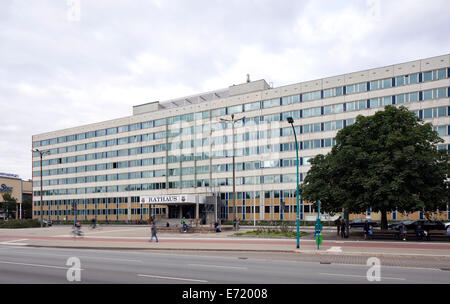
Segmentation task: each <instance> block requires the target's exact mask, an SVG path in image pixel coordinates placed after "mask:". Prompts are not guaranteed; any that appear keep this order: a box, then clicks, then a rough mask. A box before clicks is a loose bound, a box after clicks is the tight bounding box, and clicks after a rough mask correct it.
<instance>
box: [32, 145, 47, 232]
mask: <svg viewBox="0 0 450 304" xmlns="http://www.w3.org/2000/svg"><path fill="white" fill-rule="evenodd" d="M32 151H33V152H38V153H39V155H40V159H41V161H40V165H41V174H40V176H41V202H40V205H41V228H42V227H43V217H42V213H43V210H42V204H43V201H42V156H43V155H44V154H47V153H49V150H46V151H41V150H39V149H33V150H32ZM48 208H49V210H48V212H49V215H48V216H49V218H50V206H48ZM49 221H50V220H49ZM47 224H48V222H47Z"/></svg>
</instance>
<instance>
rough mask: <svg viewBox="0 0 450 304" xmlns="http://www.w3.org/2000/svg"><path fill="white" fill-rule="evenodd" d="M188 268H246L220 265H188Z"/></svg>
mask: <svg viewBox="0 0 450 304" xmlns="http://www.w3.org/2000/svg"><path fill="white" fill-rule="evenodd" d="M188 266H194V267H214V268H233V269H244V270H247V269H248V268H247V267H239V266H220V265H207V264H188Z"/></svg>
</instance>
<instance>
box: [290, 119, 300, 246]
mask: <svg viewBox="0 0 450 304" xmlns="http://www.w3.org/2000/svg"><path fill="white" fill-rule="evenodd" d="M287 122H288V123H290V124H291V126H292V130H294V138H295V152H296V153H297V249H298V248H300V207H299V195H300V193H299V192H300V191H299V187H300V186H299V184H300V178H299V165H300V160H299V158H298V142H297V134H296V133H295V128H294V119H293V118H292V117H288V118H287Z"/></svg>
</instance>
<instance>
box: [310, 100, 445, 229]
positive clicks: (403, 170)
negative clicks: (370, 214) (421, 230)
mask: <svg viewBox="0 0 450 304" xmlns="http://www.w3.org/2000/svg"><path fill="white" fill-rule="evenodd" d="M440 142H443V140H442V139H441V138H440V137H439V136H438V134H437V133H436V132H435V131H433V130H432V126H431V124H430V123H424V122H423V121H422V120H421V119H419V118H418V117H417V116H416V115H414V114H413V113H412V112H410V111H409V110H408V109H407V108H405V107H403V106H402V107H400V108H396V107H394V106H386V107H385V109H384V111H378V112H377V113H375V114H374V115H372V116H358V117H357V119H356V122H355V123H354V124H353V125H351V126H347V127H345V128H344V129H342V130H340V131H339V132H338V133H337V136H336V145H335V146H334V147H333V148H332V150H331V152H330V153H328V154H327V155H326V156H323V155H317V156H316V157H315V158H313V159H312V160H311V164H312V166H311V169H310V170H309V172H308V175H307V176H306V178H305V180H304V184H303V185H302V194H303V197H304V199H306V200H309V201H314V202H316V201H317V200H318V199H320V201H321V206H323V208H324V210H326V211H337V210H339V209H342V208H344V209H345V210H346V212H355V213H359V212H364V211H365V210H367V208H368V207H371V209H372V211H374V212H381V224H382V228H384V229H386V228H387V212H389V211H392V210H398V211H399V212H414V211H418V210H424V211H431V210H436V209H441V210H442V209H444V208H445V206H446V202H447V201H448V197H449V190H448V180H447V176H448V173H449V163H448V161H449V156H448V152H447V151H446V150H437V146H436V145H437V144H438V143H440Z"/></svg>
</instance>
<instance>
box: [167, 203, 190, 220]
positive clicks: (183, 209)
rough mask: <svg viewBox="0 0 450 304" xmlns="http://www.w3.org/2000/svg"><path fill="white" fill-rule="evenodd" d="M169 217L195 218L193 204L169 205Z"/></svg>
mask: <svg viewBox="0 0 450 304" xmlns="http://www.w3.org/2000/svg"><path fill="white" fill-rule="evenodd" d="M168 208H169V214H168V215H169V219H181V218H183V217H184V218H186V219H194V218H195V212H196V210H195V205H194V204H189V205H169V206H168Z"/></svg>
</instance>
